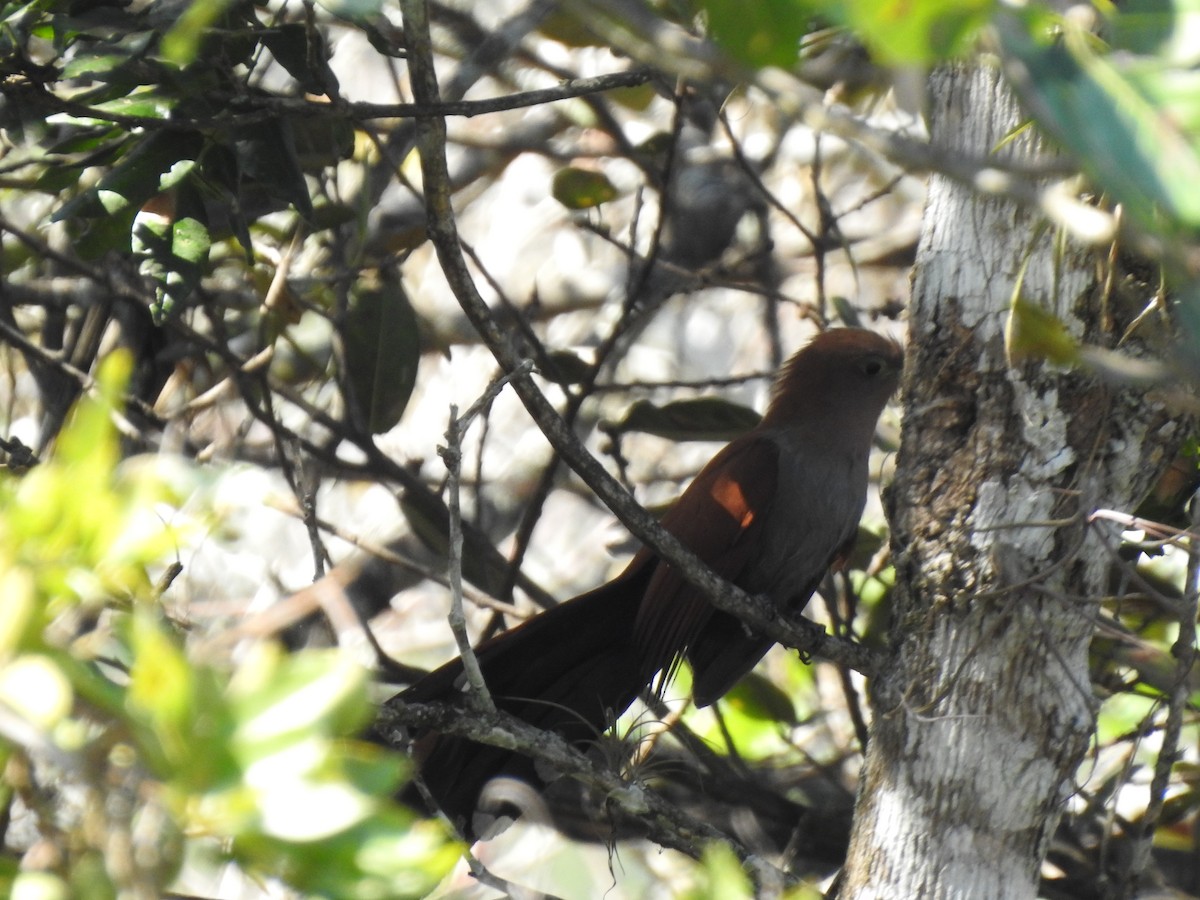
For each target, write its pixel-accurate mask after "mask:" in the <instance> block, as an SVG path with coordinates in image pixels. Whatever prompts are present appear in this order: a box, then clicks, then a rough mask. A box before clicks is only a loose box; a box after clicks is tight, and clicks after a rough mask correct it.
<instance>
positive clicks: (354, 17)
mask: <svg viewBox="0 0 1200 900" xmlns="http://www.w3.org/2000/svg"><path fill="white" fill-rule="evenodd" d="M318 3H320V5H321V6H323V7H325V8H326V9H327V10H329V11H330V12H331V13H333V14H334V15H335V16H338V17H339V18H342V19H349V20H350V21H351V22H361V20H363V19H369V18H372V17H373V16H378V15H379V14H380V13H381V12H382V11H383V0H318Z"/></svg>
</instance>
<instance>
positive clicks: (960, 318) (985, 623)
mask: <svg viewBox="0 0 1200 900" xmlns="http://www.w3.org/2000/svg"><path fill="white" fill-rule="evenodd" d="M930 90H931V125H930V128H931V132H932V135H933V139H934V141H935V142H936V143H937V144H939V145H940V146H942V147H944V148H946V149H947V150H948V152H951V153H955V152H965V153H969V154H971V155H973V156H977V157H978V156H984V155H986V154H989V153H992V152H993V151H995V148H996V147H997V146H998V145H1000V143H1001V142H1002V141H1003V140H1004V139H1005V138H1006V136H1007V135H1008V134H1009V133H1010V132H1011V131H1012V130H1013V129H1014V128H1015V127H1017V126H1018V125H1019V124H1020V123H1021V122H1022V116H1021V115H1020V112H1019V110H1018V108H1017V105H1016V103H1015V100H1014V99H1013V97H1012V95H1011V94H1010V92H1009V91H1008V89H1007V88H1006V86H1005V85H1004V83H1003V81H1002V79H1001V77H1000V75H999V73H997V72H996V71H995V70H994V69H991V68H980V67H974V68H960V69H947V70H943V71H941V72H938V73H936V74H935V75H934V77H933V78H932V80H931V87H930ZM999 154H1002V155H1003V156H1004V157H1006V158H1008V159H1015V160H1023V161H1027V162H1032V161H1034V160H1036V159H1038V158H1045V151H1044V150H1043V148H1041V146H1040V142H1039V141H1038V140H1037V138H1036V137H1035V136H1034V135H1032V133H1031V130H1026V131H1025V132H1024V133H1023V134H1021V135H1020V136H1019V137H1018V138H1017V139H1015V140H1014V141H1012V142H1010V143H1008V144H1007V145H1006V146H1005V147H1004V149H1003V150H1002V151H999ZM999 154H998V155H999ZM1039 221H1040V220H1039V218H1038V217H1037V216H1036V214H1034V213H1031V212H1030V211H1028V210H1024V209H1020V208H1018V207H1017V206H1016V205H1014V204H1012V203H1010V202H1007V201H1005V200H1004V199H1001V198H995V197H986V196H983V195H981V194H977V193H974V192H972V191H971V190H969V189H967V188H965V187H963V186H961V185H957V184H954V183H951V182H949V181H948V180H946V179H944V178H938V177H935V178H934V179H933V180H932V183H931V186H930V191H929V199H928V204H927V207H926V212H925V224H924V230H923V234H922V237H921V242H920V246H919V249H918V254H917V264H916V275H915V280H914V285H913V301H912V307H911V338H910V348H909V359H908V365H909V367H910V369H909V372H908V373H907V378H906V385H905V406H906V409H905V419H904V431H903V439H902V448H901V450H900V455H899V458H898V462H897V473H896V480H895V484H894V486H893V488H892V490H891V495H890V497H889V506H890V509H891V521H892V528H893V531H892V546H893V549H894V554H895V562H896V569H897V586H896V592H895V600H894V602H895V619H894V626H893V641H894V651H895V657H894V661H893V666H892V668H891V669H890V671H889V674H888V676H887V677H885V678H882V679H879V680H878V681H877V683H876V684H875V685H874V686H873V694H874V696H873V704H874V712H875V718H874V722H873V725H872V728H871V741H870V745H869V748H868V751H867V757H866V762H865V765H864V770H863V774H862V784H861V787H860V794H859V806H858V809H857V811H856V817H855V825H854V831H853V837H852V839H851V846H850V852H849V856H848V858H847V861H846V866H845V869H844V871H843V874H842V880H841V896H842V897H855V898H863V897H879V898H884V897H886V898H909V897H912V898H915V897H921V898H949V897H955V898H962V897H987V898H1008V897H1014V898H1015V897H1034V896H1035V895H1036V892H1037V886H1038V880H1039V872H1040V867H1041V862H1042V859H1043V858H1044V856H1045V852H1046V849H1047V845H1048V842H1049V840H1050V837H1051V835H1052V834H1053V832H1054V829H1055V826H1056V824H1057V822H1058V820H1059V817H1060V814H1061V812H1062V810H1063V807H1064V804H1065V801H1066V800H1067V798H1068V796H1069V795H1070V793H1071V790H1072V786H1073V783H1074V782H1073V779H1074V776H1075V772H1076V768H1077V766H1078V765H1079V763H1080V762H1081V760H1082V758H1083V756H1084V753H1085V751H1086V749H1087V746H1088V740H1089V738H1090V736H1091V734H1092V730H1093V725H1094V720H1095V714H1096V700H1095V699H1094V696H1093V692H1092V690H1091V687H1090V684H1089V679H1088V664H1087V663H1088V657H1087V654H1088V645H1089V641H1090V639H1091V636H1092V632H1093V625H1094V621H1095V615H1096V612H1097V605H1098V602H1099V599H1100V597H1101V596H1102V594H1103V587H1104V583H1105V575H1106V572H1107V570H1108V567H1109V565H1110V564H1111V555H1110V553H1109V551H1108V550H1107V549H1106V545H1105V543H1104V542H1103V541H1102V540H1101V535H1100V534H1099V532H1098V531H1097V528H1098V527H1099V526H1097V525H1090V524H1089V523H1088V516H1089V514H1090V513H1091V512H1092V511H1093V510H1094V509H1096V508H1097V507H1101V506H1110V507H1116V508H1126V509H1127V508H1130V507H1131V506H1132V505H1133V503H1134V502H1135V501H1136V500H1137V499H1138V498H1139V497H1140V496H1141V495H1142V494H1143V493H1144V492H1145V490H1146V489H1147V487H1148V484H1149V481H1150V480H1151V478H1152V476H1153V472H1154V471H1155V470H1156V468H1157V466H1156V465H1154V462H1155V461H1156V460H1157V459H1158V458H1159V457H1160V455H1161V453H1162V450H1161V448H1160V446H1159V445H1160V444H1162V443H1163V442H1165V441H1167V440H1169V438H1170V437H1171V434H1172V433H1176V435H1177V432H1175V429H1174V428H1173V427H1172V426H1171V424H1170V423H1169V420H1168V419H1167V417H1166V415H1165V413H1164V412H1163V411H1162V410H1161V409H1156V408H1154V407H1153V406H1152V404H1149V403H1148V402H1147V401H1146V400H1145V398H1144V397H1141V396H1134V395H1133V394H1132V392H1122V391H1119V390H1116V389H1114V388H1112V387H1111V386H1107V385H1105V384H1103V383H1101V382H1100V381H1098V380H1097V379H1095V378H1093V377H1091V376H1089V375H1088V374H1086V373H1084V372H1081V371H1068V370H1063V369H1058V368H1055V367H1053V366H1052V365H1051V364H1050V363H1048V362H1046V361H1045V360H1040V359H1029V360H1014V361H1012V363H1011V364H1010V362H1009V361H1008V359H1007V358H1006V353H1005V337H1004V335H1005V324H1006V321H1007V319H1008V309H1009V304H1010V302H1011V299H1012V296H1013V293H1014V291H1015V290H1016V286H1017V285H1018V282H1019V281H1021V275H1020V272H1021V270H1022V268H1023V267H1024V268H1025V274H1024V276H1023V287H1022V289H1021V294H1022V296H1023V298H1024V299H1025V300H1026V301H1028V302H1031V303H1035V304H1037V305H1039V306H1041V307H1043V308H1044V309H1046V310H1048V311H1049V312H1051V313H1053V314H1054V315H1055V316H1057V317H1058V318H1059V319H1060V320H1062V321H1063V322H1064V323H1065V324H1066V325H1067V326H1068V328H1069V329H1070V331H1071V333H1072V335H1073V336H1074V337H1075V338H1077V339H1079V340H1081V341H1085V342H1087V343H1091V344H1100V345H1105V346H1113V345H1115V343H1116V339H1117V337H1118V336H1119V332H1118V333H1117V334H1113V333H1110V331H1106V330H1105V329H1104V327H1102V316H1101V307H1102V304H1101V302H1100V300H1099V296H1100V292H1099V288H1098V278H1099V265H1098V263H1099V260H1100V256H1099V255H1098V254H1096V253H1095V252H1093V251H1088V250H1084V249H1081V248H1079V247H1076V246H1073V245H1072V244H1070V243H1069V242H1060V241H1059V240H1058V233H1057V232H1056V230H1055V229H1054V228H1053V227H1049V228H1039V227H1038V226H1039ZM1109 327H1110V328H1111V327H1112V326H1111V325H1110V326H1109ZM1118 327H1120V325H1118Z"/></svg>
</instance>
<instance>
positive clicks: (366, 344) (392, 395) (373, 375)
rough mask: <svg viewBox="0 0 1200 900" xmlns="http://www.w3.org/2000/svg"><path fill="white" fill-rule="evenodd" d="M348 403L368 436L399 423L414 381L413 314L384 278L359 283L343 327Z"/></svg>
mask: <svg viewBox="0 0 1200 900" xmlns="http://www.w3.org/2000/svg"><path fill="white" fill-rule="evenodd" d="M342 337H343V341H344V345H345V348H344V349H345V353H344V359H345V367H346V371H345V373H344V374H345V377H346V384H347V387H348V388H349V390H348V396H347V401H348V402H351V403H353V404H354V406H355V408H356V409H357V410H358V412H359V414H360V415H361V417H362V419H363V420H364V422H365V424H366V425H367V428H368V429H369V430H370V432H371V433H372V434H380V433H382V432H384V431H387V430H389V429H390V428H392V427H394V426H395V425H396V423H398V422H399V421H400V417H401V416H402V415H403V414H404V410H405V408H406V407H407V406H408V399H409V397H411V396H412V391H413V387H414V385H415V384H416V382H417V364H418V363H419V362H420V359H421V340H420V329H419V326H418V323H417V314H416V312H414V310H413V308H412V305H411V304H410V303H409V302H408V296H407V295H406V294H405V293H404V288H403V287H402V286H401V284H400V282H399V281H397V280H394V279H390V278H385V279H382V280H381V281H380V283H379V284H377V285H375V286H373V287H369V286H366V285H360V286H358V287H357V288H356V289H355V290H354V292H353V293H352V295H351V298H350V309H349V312H348V314H347V316H346V320H345V322H344V323H343V325H342Z"/></svg>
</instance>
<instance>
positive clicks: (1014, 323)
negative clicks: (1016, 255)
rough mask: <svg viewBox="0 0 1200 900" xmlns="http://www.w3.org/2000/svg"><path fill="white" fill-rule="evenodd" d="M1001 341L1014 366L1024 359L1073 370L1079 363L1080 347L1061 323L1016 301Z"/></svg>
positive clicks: (1039, 310) (1051, 315)
mask: <svg viewBox="0 0 1200 900" xmlns="http://www.w3.org/2000/svg"><path fill="white" fill-rule="evenodd" d="M1004 339H1005V350H1006V351H1007V353H1008V358H1009V361H1010V362H1011V363H1013V364H1015V363H1018V362H1020V361H1022V360H1025V359H1046V360H1049V361H1050V362H1052V363H1054V364H1055V365H1059V366H1072V365H1074V364H1075V363H1076V362H1078V360H1079V344H1078V342H1077V341H1076V340H1075V338H1074V337H1072V336H1071V333H1070V332H1069V331H1068V330H1067V326H1066V325H1065V324H1064V323H1063V322H1062V320H1060V319H1059V318H1058V317H1057V316H1055V315H1054V314H1053V313H1052V312H1050V311H1049V310H1046V309H1043V308H1042V307H1040V306H1038V305H1036V304H1034V303H1030V302H1029V301H1027V300H1023V299H1020V298H1019V297H1018V298H1017V299H1016V300H1014V301H1013V304H1012V306H1010V307H1009V313H1008V323H1007V326H1006V329H1005V335H1004Z"/></svg>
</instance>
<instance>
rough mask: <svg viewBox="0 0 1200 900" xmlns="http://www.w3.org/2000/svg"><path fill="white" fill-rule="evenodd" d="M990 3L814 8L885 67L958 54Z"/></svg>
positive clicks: (886, 0)
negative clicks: (848, 30) (851, 33)
mask: <svg viewBox="0 0 1200 900" xmlns="http://www.w3.org/2000/svg"><path fill="white" fill-rule="evenodd" d="M997 6H998V3H997V2H996V0H848V2H830V0H821V2H820V3H819V4H818V7H819V9H820V10H821V12H822V13H824V14H825V15H827V16H829V18H830V19H832V20H833V21H837V22H841V23H843V24H845V25H848V26H849V27H850V28H851V29H853V31H854V33H855V35H856V36H857V37H859V38H860V39H861V40H862V41H863V42H864V43H865V44H866V45H867V46H868V47H869V48H870V49H871V51H872V53H873V55H874V56H876V57H877V58H878V60H879V61H880V62H882V63H885V64H887V65H930V64H932V63H936V62H941V61H943V60H947V59H951V58H953V57H955V56H959V55H961V54H963V53H965V52H966V51H967V50H968V49H970V46H971V42H972V41H973V40H974V38H975V36H976V35H977V34H978V33H979V31H980V30H981V29H982V28H983V27H984V26H985V25H986V24H987V23H988V20H989V18H990V16H991V14H992V12H993V11H994V10H995V9H996V7H997Z"/></svg>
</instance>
